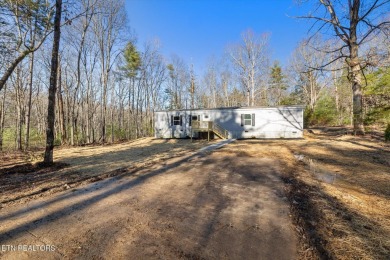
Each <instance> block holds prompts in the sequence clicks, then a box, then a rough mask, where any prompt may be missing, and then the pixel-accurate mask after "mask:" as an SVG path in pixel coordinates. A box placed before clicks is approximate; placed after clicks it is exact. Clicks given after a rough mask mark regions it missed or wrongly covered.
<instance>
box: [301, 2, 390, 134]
mask: <svg viewBox="0 0 390 260" xmlns="http://www.w3.org/2000/svg"><path fill="white" fill-rule="evenodd" d="M389 4H390V1H389V0H370V1H369V0H367V1H364V0H348V1H331V0H318V6H317V8H316V9H315V10H316V11H315V12H313V13H310V14H308V15H306V16H301V17H300V18H306V19H310V20H314V23H313V26H312V32H313V31H314V32H313V35H316V34H317V33H322V34H324V35H328V36H330V37H333V38H337V39H338V40H339V41H340V42H341V44H337V45H336V48H334V47H333V46H330V47H329V48H325V49H321V50H320V51H324V52H326V53H332V54H336V55H331V56H330V57H331V58H330V59H329V60H328V61H327V62H324V64H321V65H320V66H316V67H310V69H313V70H324V69H327V67H328V65H330V64H332V63H333V62H335V61H337V60H339V59H344V60H345V63H346V64H347V67H348V73H349V75H348V76H349V81H350V83H351V88H352V92H353V125H354V131H355V133H356V134H364V126H363V104H362V76H363V75H364V74H363V73H364V69H365V68H366V67H367V66H368V65H370V55H368V54H367V52H366V55H364V54H362V53H364V47H365V43H367V42H368V41H370V40H371V39H372V38H373V37H374V36H376V35H378V34H379V33H381V32H382V33H385V34H387V36H388V32H389V26H390V21H389V16H386V14H388V12H389ZM330 32H332V33H331V34H330ZM314 48H315V47H314ZM315 49H316V50H319V49H318V48H315Z"/></svg>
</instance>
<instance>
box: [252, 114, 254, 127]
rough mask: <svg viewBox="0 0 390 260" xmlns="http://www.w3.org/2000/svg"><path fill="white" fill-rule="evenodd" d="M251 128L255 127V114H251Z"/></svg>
mask: <svg viewBox="0 0 390 260" xmlns="http://www.w3.org/2000/svg"><path fill="white" fill-rule="evenodd" d="M252 126H255V114H252Z"/></svg>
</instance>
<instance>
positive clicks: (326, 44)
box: [0, 0, 390, 150]
mask: <svg viewBox="0 0 390 260" xmlns="http://www.w3.org/2000/svg"><path fill="white" fill-rule="evenodd" d="M354 2H355V1H354ZM54 3H55V1H51V0H36V1H8V0H0V8H1V12H2V16H1V18H0V22H1V24H2V27H1V31H0V34H1V40H0V61H1V62H0V72H1V73H0V75H1V81H0V89H1V91H0V148H1V149H18V150H25V149H29V148H35V147H43V146H44V144H45V141H46V139H45V133H46V129H47V125H48V122H47V112H48V111H47V108H48V93H49V86H50V85H51V83H50V75H51V70H50V68H51V66H52V62H51V60H52V58H51V56H52V45H53V37H54V35H53V34H52V31H53V29H54V14H55V12H54V11H55V8H54ZM327 3H328V2H327V1H320V4H325V6H326V4H327ZM365 7H366V6H365ZM327 10H329V9H327ZM368 15H369V14H367V16H368ZM308 18H310V19H312V18H313V17H308ZM361 18H362V19H363V18H365V17H361ZM383 19H385V20H384V21H383V28H381V30H378V33H375V37H371V36H370V37H368V36H367V37H366V39H364V41H362V42H361V45H360V46H359V47H360V49H359V54H360V57H363V58H364V59H363V58H361V59H360V60H359V61H361V62H363V61H364V64H363V63H360V65H359V69H358V72H356V67H355V68H354V71H353V73H352V71H351V66H350V65H351V60H350V59H348V57H347V58H345V57H342V58H338V57H339V56H337V54H338V53H336V52H332V51H329V50H331V49H343V50H344V54H349V52H350V51H349V50H348V48H346V47H343V46H344V45H345V41H343V40H342V39H337V37H336V38H324V37H322V36H321V34H320V31H318V33H315V34H314V35H313V36H312V37H310V38H308V39H303V40H302V41H301V42H300V43H299V44H298V46H297V47H296V49H295V50H294V52H293V53H292V54H291V57H290V59H289V62H288V63H287V64H285V65H284V66H282V65H281V64H280V63H279V62H278V61H275V60H272V55H271V52H272V46H270V42H269V39H270V37H272V35H271V34H257V33H255V32H253V31H251V30H247V31H245V32H243V33H242V35H241V40H240V41H239V42H237V43H236V44H231V45H229V46H226V49H225V55H223V56H222V57H212V58H210V60H209V62H208V63H207V64H206V66H205V68H204V71H203V72H201V73H202V74H197V72H195V71H194V68H193V66H192V64H191V63H187V62H186V61H184V60H183V59H182V58H181V57H179V56H177V55H173V56H171V57H164V56H163V55H162V53H161V51H160V45H161V44H160V42H159V41H158V40H153V41H150V42H146V43H138V42H137V39H136V37H135V36H134V35H135V33H134V32H133V31H132V30H131V29H130V28H129V27H128V26H127V24H128V23H127V18H126V13H125V7H124V1H123V0H104V1H103V0H73V1H66V3H65V2H64V6H63V19H62V22H61V45H60V48H59V55H58V67H57V71H56V73H57V76H56V79H55V80H56V85H57V86H56V89H55V90H56V91H55V98H56V102H55V109H53V111H52V112H53V113H54V115H55V120H54V130H55V131H54V144H55V145H61V144H68V145H84V144H91V143H107V142H109V143H113V142H116V141H120V140H130V139H135V138H140V137H144V136H151V135H153V124H154V122H153V120H154V116H153V115H154V111H157V110H162V109H186V108H187V109H190V108H215V107H231V106H247V105H249V106H278V105H294V104H300V105H301V104H303V105H306V112H305V122H306V124H307V125H351V124H353V122H354V120H355V121H356V111H355V112H354V105H353V104H354V102H355V101H354V98H353V97H354V96H353V91H352V89H351V82H354V81H353V80H352V78H351V75H352V74H353V75H352V76H354V75H355V74H356V73H358V74H359V75H360V76H359V77H360V79H359V80H360V83H361V94H362V95H361V98H362V113H363V116H362V120H363V122H364V124H365V125H375V124H376V125H379V126H384V125H385V124H387V123H389V122H390V77H389V75H390V69H389V65H390V58H389V57H390V55H389V54H390V47H389V46H390V45H389V38H388V37H389V34H388V32H389V31H388V23H387V22H388V19H389V18H388V17H385V16H384V17H383ZM386 19H387V20H386ZM362 21H363V20H362ZM381 24H382V23H381ZM381 26H382V25H381ZM386 26H387V27H386ZM382 29H383V30H382ZM386 30H387V31H386ZM346 56H348V55H346ZM330 61H334V62H330ZM363 65H364V66H363ZM198 73H199V72H198ZM351 73H352V74H351ZM351 80H352V81H351ZM355 81H356V80H355ZM355 85H356V84H355ZM355 99H356V97H355ZM355 103H356V102H355ZM359 120H360V119H359Z"/></svg>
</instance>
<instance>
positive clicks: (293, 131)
mask: <svg viewBox="0 0 390 260" xmlns="http://www.w3.org/2000/svg"><path fill="white" fill-rule="evenodd" d="M242 114H251V115H252V114H254V115H255V117H254V119H255V125H254V126H252V125H250V126H249V125H244V126H242V125H241V115H242ZM155 115H156V121H155V122H156V123H155V133H156V137H157V138H185V137H187V136H188V137H189V136H190V135H191V127H190V126H189V116H190V115H199V116H200V119H201V120H202V121H214V122H215V123H217V124H219V125H221V126H222V127H223V128H225V129H226V130H228V131H229V136H230V137H231V138H302V137H303V107H298V106H297V107H295V106H294V107H273V108H232V109H228V108H224V109H207V110H193V111H190V110H183V111H180V110H176V111H160V112H156V114H155ZM171 116H182V117H183V121H182V125H181V126H180V125H173V126H172V125H171V122H170V121H171ZM206 116H208V118H206Z"/></svg>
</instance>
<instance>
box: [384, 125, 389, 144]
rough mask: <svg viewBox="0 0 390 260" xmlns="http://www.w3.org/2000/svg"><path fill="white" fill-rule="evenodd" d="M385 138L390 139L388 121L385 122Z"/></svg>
mask: <svg viewBox="0 0 390 260" xmlns="http://www.w3.org/2000/svg"><path fill="white" fill-rule="evenodd" d="M385 140H386V141H390V123H389V124H387V127H386V130H385Z"/></svg>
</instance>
